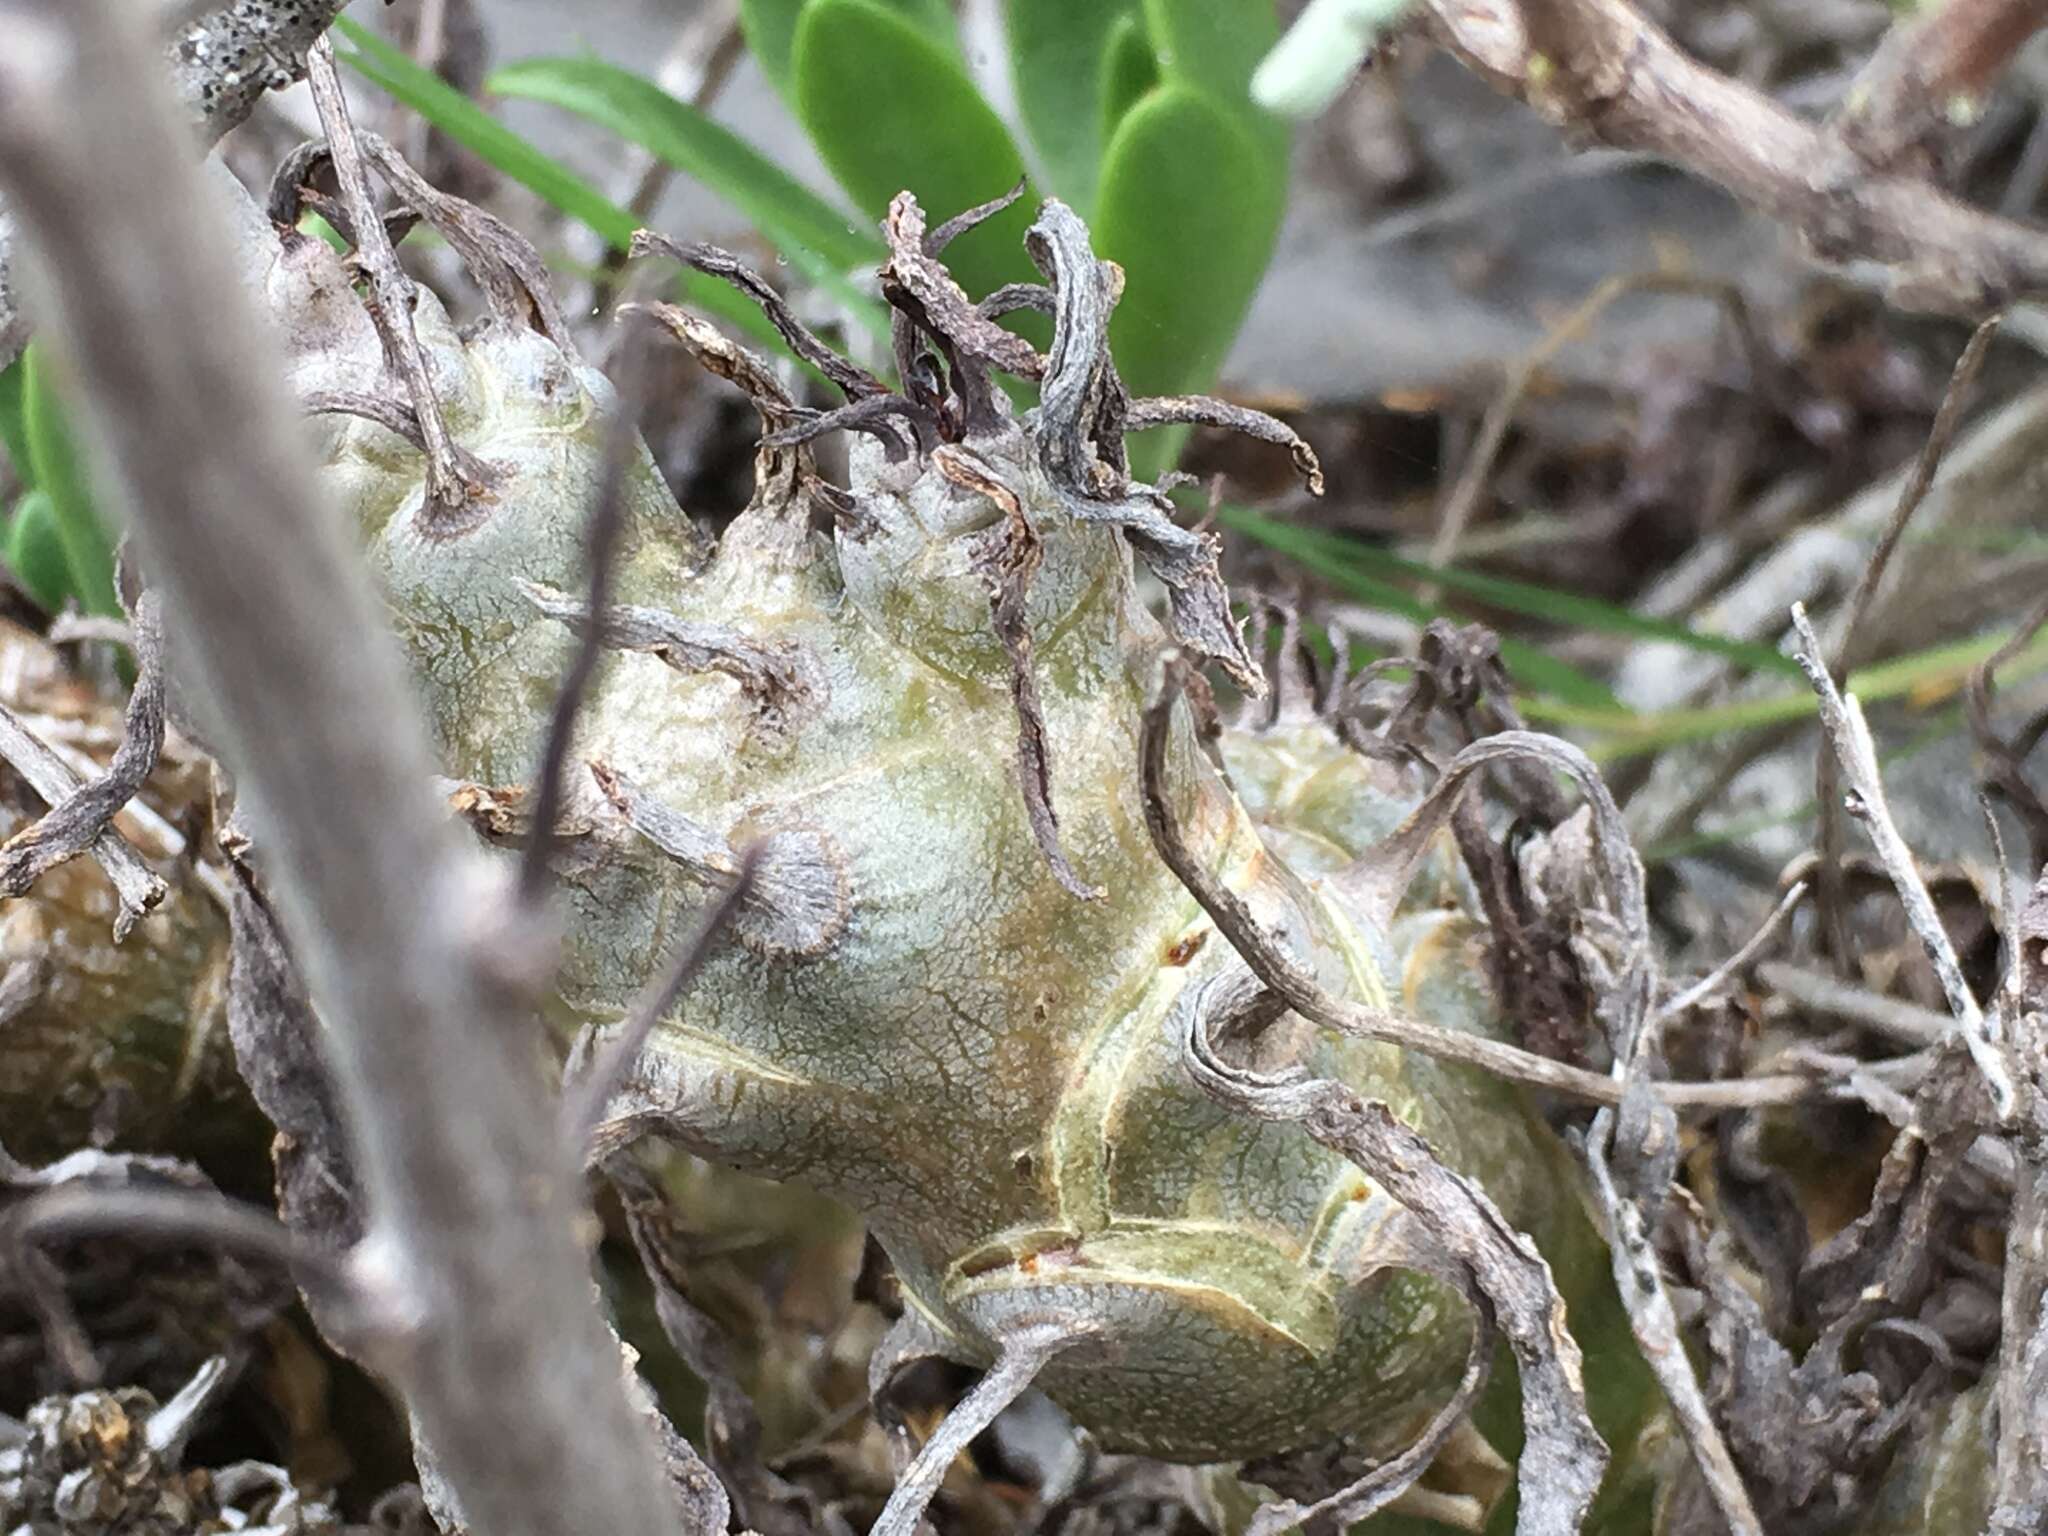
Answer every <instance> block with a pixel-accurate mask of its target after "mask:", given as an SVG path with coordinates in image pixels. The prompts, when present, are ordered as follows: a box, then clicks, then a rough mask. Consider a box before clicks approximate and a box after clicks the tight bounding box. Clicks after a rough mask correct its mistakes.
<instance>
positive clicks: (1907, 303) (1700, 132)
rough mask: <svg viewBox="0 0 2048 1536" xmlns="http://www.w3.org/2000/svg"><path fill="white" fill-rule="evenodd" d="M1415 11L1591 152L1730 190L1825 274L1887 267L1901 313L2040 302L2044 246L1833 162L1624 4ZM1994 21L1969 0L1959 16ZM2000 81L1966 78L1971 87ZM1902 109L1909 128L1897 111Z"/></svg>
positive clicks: (1502, 0) (1933, 195)
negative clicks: (1613, 151)
mask: <svg viewBox="0 0 2048 1536" xmlns="http://www.w3.org/2000/svg"><path fill="white" fill-rule="evenodd" d="M1423 9H1424V10H1425V12H1426V14H1427V17H1428V22H1429V26H1430V30H1431V31H1432V32H1433V34H1434V35H1435V36H1436V38H1437V39H1438V40H1439V41H1441V42H1442V43H1443V44H1444V45H1445V46H1446V47H1447V48H1449V49H1450V50H1451V52H1453V53H1455V54H1456V55H1457V56H1458V57H1459V58H1460V59H1461V60H1463V62H1464V63H1465V64H1466V65H1468V66H1469V67H1470V68H1471V69H1473V70H1474V71H1475V72H1476V73H1478V74H1479V75H1480V76H1482V77H1483V78H1485V79H1486V80H1488V81H1489V82H1490V83H1491V84H1493V85H1494V86H1495V87H1497V88H1498V89H1500V90H1503V91H1505V92H1507V93H1509V94H1511V95H1514V96H1517V97H1519V98H1521V99H1522V100H1524V101H1527V102H1528V103H1529V104H1530V105H1531V106H1533V107H1535V108H1536V109H1537V110H1538V111H1540V112H1541V113H1542V114H1543V115H1544V116H1545V117H1547V118H1549V119H1550V120H1551V121H1553V122H1555V123H1558V124H1560V125H1563V126H1565V127H1568V128H1570V129H1571V130H1572V131H1573V132H1574V133H1575V134H1577V135H1579V136H1581V137H1582V138H1584V139H1586V140H1590V141H1592V142H1595V143H1599V144H1605V145H1610V146H1612V147H1614V148H1617V149H1628V150H1642V151H1647V152H1648V153H1650V154H1653V155H1656V156H1657V157H1658V158H1660V159H1663V160H1667V161H1669V162H1671V163H1672V164H1674V165H1678V166H1680V167H1683V168H1684V169H1685V170H1688V171H1690V172H1692V173H1693V174H1694V175H1696V176H1700V177H1702V178H1704V179H1705V180H1707V181H1710V182H1713V183H1714V184H1715V185H1717V186H1720V187H1723V188H1725V189H1726V190H1727V191H1729V192H1730V193H1732V194H1733V195H1734V196H1736V197H1737V198H1739V199H1741V200H1742V201H1743V202H1746V203H1749V204H1750V205H1752V206H1753V207H1755V208H1757V209H1759V210H1761V211H1762V212H1764V213H1766V214H1768V215H1770V216H1771V217H1772V218H1775V219H1778V220H1780V221H1781V222H1783V223H1785V224H1788V225H1790V226H1791V227H1793V228H1794V229H1796V230H1798V231H1799V232H1800V233H1801V234H1802V235H1803V236H1804V237H1805V238H1806V241H1807V244H1808V245H1809V247H1810V248H1811V249H1812V250H1813V252H1814V253H1815V254H1816V255H1817V256H1818V257H1819V258H1820V259H1822V260H1823V261H1832V262H1846V261H1850V260H1855V259H1862V260H1866V261H1873V262H1878V263H1881V264H1882V265H1884V266H1886V267H1889V268H1890V269H1891V278H1892V286H1891V298H1892V300H1893V302H1895V303H1897V304H1900V305H1902V306H1903V307H1906V308H1909V309H1927V310H1936V311H1942V312H1946V313H1952V314H1960V315H1967V316H1969V317H1971V318H1976V317H1979V316H1982V315H1983V314H1985V313H1987V312H1988V311H1991V310H1994V309H2000V308H2003V307H2004V306H2006V305H2007V304H2009V303H2011V302H2012V301H2013V300H2014V299H2015V298H2018V297H2021V296H2023V295H2026V294H2029V293H2036V292H2040V291H2042V290H2043V289H2048V233H2044V232H2043V231H2041V230H2039V229H2036V228H2034V227H2032V226H2030V225H2026V224H2021V223H2018V222H2016V221H2014V220H2011V219H2004V218H1999V217H1998V216H1996V215H1994V214H1989V213H1985V212H1983V211H1981V210H1979V209H1976V208H1972V207H1970V206H1969V205H1967V204H1965V203H1962V202H1959V201H1958V200H1956V199H1955V198H1953V197H1951V196H1949V195H1948V194H1947V193H1946V192H1944V191H1942V190H1941V189H1940V188H1938V187H1936V186H1934V185H1932V184H1930V183H1929V182H1926V181H1923V180H1920V179H1917V178H1915V177H1912V176H1906V175H1900V174H1898V173H1897V172H1895V171H1893V170H1891V169H1889V168H1887V167H1886V166H1885V165H1883V164H1882V163H1878V164H1871V163H1866V162H1865V161H1864V160H1862V159H1860V158H1858V157H1857V156H1855V155H1853V154H1844V153H1842V152H1841V148H1840V141H1839V140H1838V138H1837V137H1836V135H1835V134H1834V133H1833V132H1832V131H1831V130H1829V129H1824V128H1822V127H1818V126H1816V125H1814V124H1812V123H1809V122H1807V121H1805V120H1804V119H1802V118H1800V117H1798V116H1796V115H1795V114H1794V113H1792V112H1791V111H1790V110H1788V109H1787V108H1785V107H1784V106H1782V105H1780V104H1779V103H1778V102H1776V101H1773V100H1772V99H1771V98H1769V97H1768V96H1765V95H1763V94H1762V93H1761V92H1759V91H1756V90H1754V89H1752V88H1751V87H1749V86H1747V85H1743V84H1741V83H1740V82H1738V81H1735V80H1733V79H1730V78H1729V77H1728V76H1726V75H1723V74H1721V73H1720V72H1718V71H1716V70H1713V69H1709V68H1708V67H1707V66H1705V65H1703V64H1701V63H1699V62H1698V61H1696V60H1694V59H1692V58H1690V57H1689V56H1688V55H1687V54H1686V53H1685V52H1684V51H1683V50H1681V49H1680V48H1679V47H1678V46H1677V45H1676V44H1675V43H1673V42H1672V41H1671V39H1670V37H1668V36H1667V35H1666V34H1665V33H1664V31H1663V30H1662V29H1661V28H1659V27H1657V26H1655V25H1653V24H1652V23H1651V22H1649V21H1647V20H1646V19H1644V17H1643V16H1641V15H1640V14H1639V13H1638V12H1637V11H1635V10H1634V9H1633V8H1632V7H1631V6H1629V5H1628V4H1627V3H1626V0H1424V3H1423ZM1944 9H1947V8H1946V7H1945V8H1944ZM1997 9H2000V7H1998V6H1997V4H1996V0H1972V4H1971V5H1970V7H1969V13H1970V14H1973V15H1979V16H1981V15H1984V14H1986V13H1987V12H1989V11H1993V10H1997ZM2026 9H2029V10H2038V9H2039V7H2038V6H2034V5H2028V6H2027V7H2026ZM1972 35H1974V36H1975V37H1977V38H1979V39H1981V40H1982V42H1983V43H1984V44H1985V45H1986V46H1985V47H1983V48H1979V49H1975V50H1974V51H1973V49H1963V50H1960V51H1959V52H1960V53H1961V54H1963V55H1967V56H1973V57H1974V55H1975V53H1983V54H1986V55H1987V56H1988V54H1989V53H1991V52H1995V47H1994V46H1992V45H1998V44H2002V43H2003V42H2004V41H2005V40H2006V39H2007V38H2008V36H2009V32H2008V30H2007V29H2004V28H1995V27H1984V28H1980V29H1974V30H1973V33H1972ZM1995 72H1996V71H1995V68H1987V67H1985V66H1983V65H1980V64H1973V65H1972V66H1971V68H1970V70H1969V75H1970V77H1971V78H1972V79H1976V80H1983V79H1987V78H1989V77H1990V76H1991V75H1992V74H1995ZM1904 96H1905V90H1904V88H1903V87H1901V101H1902V103H1903V101H1904ZM1926 105H1928V106H1931V107H1932V108H1933V109H1934V110H1936V111H1940V110H1944V109H1945V108H1946V106H1947V103H1946V102H1941V101H1935V102H1932V103H1928V104H1926ZM1896 110H1897V111H1898V112H1899V113H1900V114H1901V116H1902V120H1903V116H1904V115H1905V114H1906V113H1907V108H1906V107H1905V106H1904V105H1903V104H1902V105H1901V106H1900V107H1899V108H1897V109H1896ZM1915 110H1918V109H1915Z"/></svg>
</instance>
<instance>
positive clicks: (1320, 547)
mask: <svg viewBox="0 0 2048 1536" xmlns="http://www.w3.org/2000/svg"><path fill="white" fill-rule="evenodd" d="M1217 516H1218V519H1219V520H1220V521H1221V522H1222V523H1223V524H1224V526H1225V527H1228V528H1233V529H1236V530H1237V531H1239V532H1241V533H1245V534H1249V535H1250V536H1251V537H1252V538H1255V539H1258V540H1259V541H1260V542H1262V543H1268V544H1270V543H1273V542H1274V533H1275V530H1276V529H1287V531H1288V532H1290V533H1291V534H1293V535H1294V539H1293V541H1292V544H1291V549H1290V552H1298V553H1299V554H1300V558H1302V559H1303V561H1304V563H1305V564H1308V565H1310V566H1311V567H1313V568H1314V569H1315V570H1316V571H1317V572H1318V573H1320V574H1324V575H1327V574H1329V572H1330V571H1332V570H1333V569H1335V568H1337V567H1340V566H1353V567H1356V568H1358V569H1360V570H1363V571H1369V572H1373V573H1375V574H1378V575H1382V576H1404V577H1411V578H1414V579H1416V580H1419V581H1429V582H1434V583H1435V584H1436V585H1438V586H1440V587H1448V588H1450V589H1451V590H1452V591H1454V592H1462V593H1464V594H1465V595H1466V596H1468V597H1472V598H1475V599H1477V600H1478V601H1480V602H1482V603H1485V604H1487V605H1488V606H1489V607H1493V608H1500V609H1504V610H1505V611H1507V612H1509V613H1519V614H1525V615H1527V616H1528V617H1530V618H1536V619H1545V620H1548V621H1550V622H1551V623H1554V624H1559V625H1563V626H1565V627H1567V628H1570V629H1577V630H1590V631H1592V632H1594V633H1596V634H1608V635H1638V636H1641V637H1642V638H1644V639H1646V640H1668V641H1670V642H1672V643H1673V644H1675V645H1682V646H1685V647H1687V648H1688V649H1690V650H1695V651H1704V652H1706V653H1708V654H1709V655H1714V656H1724V657H1726V658H1728V659H1729V660H1730V661H1736V662H1740V663H1741V664H1742V665H1743V666H1745V667H1747V668H1749V669H1750V670H1751V671H1753V672H1776V673H1780V674H1783V675H1784V676H1787V677H1798V676H1800V675H1801V673H1800V671H1799V663H1798V662H1796V661H1794V660H1793V659H1792V658H1791V657H1790V656H1787V655H1785V654H1784V653H1783V652H1782V651H1779V650H1777V649H1776V648H1774V647H1772V646H1768V645H1759V644H1757V643H1756V642H1754V641H1749V640H1735V639H1731V638H1730V637H1728V636H1727V635H1716V634H1712V633H1709V632H1707V631H1705V630H1698V629H1693V628H1691V627H1690V626H1688V625H1685V624H1680V623H1678V622H1677V621H1676V620H1673V619H1656V618H1651V617H1650V616H1648V615H1647V614H1641V613H1636V612H1634V611H1633V610H1631V609H1628V608H1624V607H1622V606H1620V605H1619V604H1618V603H1604V602H1601V601H1600V600H1599V599H1598V598H1593V597H1581V596H1579V595H1578V594H1577V593H1573V592H1561V591H1558V590H1557V589H1555V588H1552V587H1544V586H1538V585H1537V584H1536V583H1534V582H1526V581H1511V580H1509V579H1508V578H1506V577H1504V576H1488V575H1485V574H1483V573H1482V572H1479V571H1467V570H1460V569H1459V568H1458V567H1456V566H1446V565H1431V564H1430V563H1429V562H1427V561H1424V560H1409V559H1405V558H1403V557H1402V556H1400V555H1397V554H1395V553H1393V551H1391V550H1387V549H1382V548H1380V547H1379V546H1377V545H1373V544H1367V543H1364V542H1362V541H1360V540H1358V539H1351V538H1346V537H1345V536H1344V535H1343V534H1338V533H1327V532H1324V531H1322V530H1320V529H1310V528H1291V527H1289V525H1288V524H1285V523H1280V522H1276V521H1275V520H1274V519H1272V518H1269V517H1264V516H1262V515H1260V514H1259V513H1257V512H1251V511H1247V510H1245V509H1243V508H1239V507H1224V508H1222V509H1220V510H1219V512H1218V514H1217Z"/></svg>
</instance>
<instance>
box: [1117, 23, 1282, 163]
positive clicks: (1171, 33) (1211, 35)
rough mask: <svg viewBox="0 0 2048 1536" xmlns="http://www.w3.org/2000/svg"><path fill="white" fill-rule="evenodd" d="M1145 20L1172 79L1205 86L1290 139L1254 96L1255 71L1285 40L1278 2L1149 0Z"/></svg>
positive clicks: (1222, 101)
mask: <svg viewBox="0 0 2048 1536" xmlns="http://www.w3.org/2000/svg"><path fill="white" fill-rule="evenodd" d="M1145 22H1146V27H1147V30H1148V31H1149V32H1150V33H1151V35H1152V48H1153V51H1154V52H1155V53H1157V54H1158V56H1159V67H1160V70H1161V71H1162V72H1163V73H1164V74H1165V76H1166V78H1167V79H1169V80H1179V81H1183V82H1185V83H1187V84H1189V85H1194V86H1199V87H1200V88H1201V89H1202V90H1205V91H1207V92H1209V93H1210V94H1211V95H1213V96H1215V97H1216V98H1217V101H1218V102H1219V104H1221V105H1224V106H1226V107H1228V108H1230V109H1232V110H1241V111H1242V112H1243V114H1244V115H1245V116H1246V117H1247V118H1253V117H1257V118H1260V119H1263V120H1264V121H1265V122H1267V123H1269V124H1270V125H1271V127H1272V129H1273V130H1274V131H1275V132H1277V133H1278V134H1279V135H1280V136H1281V138H1282V139H1284V138H1285V136H1286V131H1287V130H1286V128H1285V127H1284V126H1283V125H1281V124H1280V123H1279V122H1278V120H1277V119H1272V118H1269V117H1267V116H1266V114H1264V113H1262V112H1259V111H1258V109H1257V108H1255V107H1254V106H1253V105H1252V100H1251V92H1252V71H1253V70H1254V69H1256V68H1257V67H1258V63H1259V60H1260V59H1262V58H1264V57H1265V56H1266V54H1267V52H1268V51H1269V50H1270V49H1271V48H1272V46H1273V45H1274V44H1275V43H1277V42H1278V41H1279V40H1280V22H1279V18H1278V17H1277V15H1275V13H1274V8H1273V0H1145Z"/></svg>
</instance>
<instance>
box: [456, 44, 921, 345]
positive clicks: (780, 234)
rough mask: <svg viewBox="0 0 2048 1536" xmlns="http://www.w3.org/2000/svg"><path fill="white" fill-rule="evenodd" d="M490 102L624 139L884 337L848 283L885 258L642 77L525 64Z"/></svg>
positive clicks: (559, 62)
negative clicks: (556, 115)
mask: <svg viewBox="0 0 2048 1536" xmlns="http://www.w3.org/2000/svg"><path fill="white" fill-rule="evenodd" d="M486 88H487V89H488V90H490V91H492V92H494V93H496V94H497V95H500V96H514V97H522V98H524V99H526V100H529V101H544V102H547V103H548V104H549V105H551V106H557V107H561V108H563V109H564V110H566V111H569V112H574V113H575V114H576V115H577V116H579V117H582V118H585V119H587V120H589V121H591V122H593V123H596V124H598V125H599V126H601V127H604V128H608V129H610V130H611V131H612V132H613V133H615V134H617V135H618V136H619V137H621V138H623V139H628V140H631V141H632V142H633V143H635V144H638V145H639V146H640V147H641V148H643V149H645V150H647V151H648V152H649V153H650V154H653V155H654V156H656V157H657V158H658V159H660V160H662V161H663V162H665V163H666V164H668V165H671V166H674V167H675V168H676V169H677V170H679V171H681V172H682V173H683V174H684V175H686V176H689V177H691V178H692V179H693V180H695V181H698V182H700V183H702V184H703V185H704V186H705V187H706V188H708V189H709V190H711V191H712V192H714V193H716V194H717V195H718V196H720V197H722V198H724V199H725V200H726V201H727V202H728V203H730V204H731V205H732V206H733V207H734V208H735V209H736V210H737V211H738V212H739V213H741V214H742V215H743V216H744V217H745V218H746V219H747V220H748V221H749V222H750V223H752V225H753V226H754V228H755V229H756V230H758V231H759V232H760V234H761V235H762V236H763V237H764V238H765V239H766V240H767V241H768V243H769V244H770V245H771V246H773V247H774V248H775V249H776V251H777V252H779V253H780V254H781V255H782V256H784V257H785V258H787V259H788V260H789V261H790V263H791V264H793V265H794V266H795V267H796V269H797V270H798V271H799V272H801V273H803V274H804V276H805V277H807V278H809V279H810V280H811V281H812V282H814V283H816V284H818V285H819V286H820V287H822V288H824V289H826V290H827V291H828V292H830V293H831V294H832V295H833V297H835V298H836V299H838V300H839V301H840V303H841V304H842V305H844V306H845V307H846V308H847V309H849V310H854V311H864V312H865V313H863V314H862V320H863V323H864V324H866V325H867V326H868V328H869V329H870V330H873V331H874V332H876V333H877V334H879V335H887V334H888V330H889V323H888V317H887V316H886V315H885V314H884V313H883V312H882V308H881V306H880V305H878V304H876V303H875V302H874V300H872V299H870V298H868V297H867V296H866V295H865V294H863V293H861V291H860V290H859V289H858V288H857V287H855V286H854V284H853V283H852V282H850V281H849V280H848V277H847V274H848V273H849V272H852V271H853V270H854V269H856V268H859V267H871V266H873V265H874V264H875V263H877V262H879V261H880V260H881V259H882V257H883V255H884V254H885V253H884V251H883V248H882V244H881V242H880V241H879V240H877V239H874V238H873V237H871V236H868V235H865V234H863V233H862V232H861V231H860V230H859V228H858V227H857V225H856V224H855V222H854V215H852V214H849V213H845V212H843V211H841V210H840V209H838V208H835V207H833V206H832V205H831V204H830V203H828V202H826V201H825V200H824V199H823V198H821V197H819V196H817V195H816V194H815V193H813V192H812V191H810V189H809V188H807V187H805V186H803V185H802V184H801V183H800V182H798V181H796V180H795V179H794V178H792V177H790V176H789V175H787V174H786V173H784V172H783V170H782V169H781V168H780V167H779V166H777V165H776V164H775V163H774V162H773V161H772V160H769V159H768V158H767V157H766V156H765V155H763V154H761V153H760V152H759V151H758V150H756V149H755V148H754V147H753V146H752V145H750V144H748V143H747V141H746V140H744V139H742V138H740V137H739V136H738V135H737V134H734V133H731V132H729V131H728V130H726V129H725V128H722V127H720V126H719V125H718V124H717V123H714V122H713V121H711V119H710V118H708V117H706V116H705V115H704V114H703V113H702V112H699V111H698V110H697V109H696V108H695V107H692V106H691V105H690V104H689V103H687V102H684V101H678V100H677V99H676V98H675V97H673V96H671V95H669V93H668V92H667V91H664V90H663V89H662V88H661V87H660V86H658V85H656V84H655V83H654V82H653V81H652V80H646V79H642V78H641V77H640V76H638V75H636V74H633V73H632V72H631V71H629V70H624V69H620V68H618V67H617V66H616V65H613V64H607V63H605V62H604V61H603V60H601V59H596V58H582V59H526V60H522V61H521V62H519V63H516V64H508V65H507V66H505V67H504V68H503V69H501V70H499V71H498V72H497V73H496V74H494V75H492V76H491V78H490V80H489V81H488V82H487V84H486Z"/></svg>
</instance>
